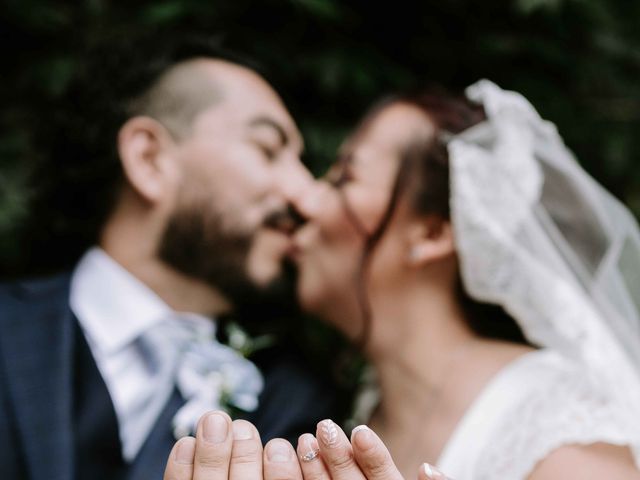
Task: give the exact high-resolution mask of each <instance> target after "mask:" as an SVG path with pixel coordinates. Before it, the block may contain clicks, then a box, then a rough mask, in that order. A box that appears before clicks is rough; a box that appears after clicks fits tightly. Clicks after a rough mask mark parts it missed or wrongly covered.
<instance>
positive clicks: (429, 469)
mask: <svg viewBox="0 0 640 480" xmlns="http://www.w3.org/2000/svg"><path fill="white" fill-rule="evenodd" d="M422 469H423V470H424V473H425V475H426V476H427V478H432V479H434V480H452V479H451V478H449V477H447V476H446V475H445V474H444V473H442V472H441V471H440V470H438V469H437V468H436V467H434V466H431V465H429V464H428V463H425V464H423V465H422Z"/></svg>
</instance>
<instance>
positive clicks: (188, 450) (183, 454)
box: [175, 437, 196, 465]
mask: <svg viewBox="0 0 640 480" xmlns="http://www.w3.org/2000/svg"><path fill="white" fill-rule="evenodd" d="M195 451H196V442H194V441H193V438H192V437H185V438H181V439H180V440H179V441H178V445H177V446H176V457H175V460H176V463H180V464H182V465H191V464H193V456H194V454H195Z"/></svg>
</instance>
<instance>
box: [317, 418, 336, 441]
mask: <svg viewBox="0 0 640 480" xmlns="http://www.w3.org/2000/svg"><path fill="white" fill-rule="evenodd" d="M318 436H319V438H320V440H322V443H324V444H325V445H326V446H327V447H333V446H334V445H335V444H336V443H338V426H337V425H336V424H335V423H333V421H331V420H323V421H321V422H320V423H319V424H318Z"/></svg>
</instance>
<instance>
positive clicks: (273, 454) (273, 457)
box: [267, 439, 292, 462]
mask: <svg viewBox="0 0 640 480" xmlns="http://www.w3.org/2000/svg"><path fill="white" fill-rule="evenodd" d="M291 449H292V447H291V445H289V442H287V441H286V440H282V439H276V440H272V441H271V442H269V444H268V445H267V458H268V459H269V461H270V462H288V461H289V460H291Z"/></svg>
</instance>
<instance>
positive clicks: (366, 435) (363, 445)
mask: <svg viewBox="0 0 640 480" xmlns="http://www.w3.org/2000/svg"><path fill="white" fill-rule="evenodd" d="M351 443H355V445H356V446H357V447H358V448H359V449H360V450H369V449H370V448H372V447H373V446H375V438H374V436H373V432H372V431H371V430H369V427H367V426H366V425H358V426H357V427H356V428H354V429H353V431H352V432H351Z"/></svg>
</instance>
